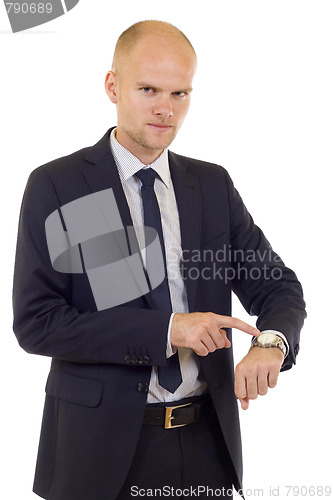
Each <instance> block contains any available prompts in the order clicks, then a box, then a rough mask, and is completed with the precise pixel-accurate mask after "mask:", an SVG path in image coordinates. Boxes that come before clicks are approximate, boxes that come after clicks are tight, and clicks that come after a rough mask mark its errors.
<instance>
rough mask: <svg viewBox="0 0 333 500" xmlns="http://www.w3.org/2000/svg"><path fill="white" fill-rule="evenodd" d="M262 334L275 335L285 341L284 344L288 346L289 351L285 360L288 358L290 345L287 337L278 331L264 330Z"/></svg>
mask: <svg viewBox="0 0 333 500" xmlns="http://www.w3.org/2000/svg"><path fill="white" fill-rule="evenodd" d="M260 333H274V334H275V335H277V336H278V337H280V338H281V339H282V340H283V342H284V344H285V346H286V349H287V351H286V355H285V358H286V357H287V356H288V354H289V343H288V340H287V339H286V337H285V336H284V335H283V333H281V332H278V331H277V330H263V331H262V332H260Z"/></svg>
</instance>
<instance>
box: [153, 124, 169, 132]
mask: <svg viewBox="0 0 333 500" xmlns="http://www.w3.org/2000/svg"><path fill="white" fill-rule="evenodd" d="M148 126H149V127H151V128H152V129H153V130H156V131H157V132H168V131H169V130H171V129H172V125H165V124H164V125H163V124H160V123H148Z"/></svg>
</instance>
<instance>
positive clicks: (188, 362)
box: [110, 129, 289, 403]
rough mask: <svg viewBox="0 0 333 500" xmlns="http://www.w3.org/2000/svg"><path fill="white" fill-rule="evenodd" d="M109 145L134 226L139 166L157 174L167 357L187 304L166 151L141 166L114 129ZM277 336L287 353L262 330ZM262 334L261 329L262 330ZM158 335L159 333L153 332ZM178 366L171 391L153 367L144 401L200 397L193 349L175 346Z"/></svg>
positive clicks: (138, 221)
mask: <svg viewBox="0 0 333 500" xmlns="http://www.w3.org/2000/svg"><path fill="white" fill-rule="evenodd" d="M110 147H111V151H112V154H113V157H114V159H115V163H116V165H117V168H118V172H119V176H120V181H121V184H122V187H123V190H124V193H125V196H126V200H127V203H128V206H129V210H130V214H131V217H132V220H133V225H134V228H136V227H142V226H144V216H143V205H142V197H141V181H140V180H139V179H138V178H137V177H136V175H135V174H136V173H137V172H138V171H139V170H141V169H142V168H153V169H154V170H155V171H156V172H157V173H158V175H159V177H157V178H156V180H155V184H154V190H155V194H156V197H157V201H158V204H159V207H160V213H161V221H162V231H163V238H164V244H165V253H166V264H167V272H168V282H169V289H170V298H171V305H172V311H173V314H172V315H171V317H170V323H169V331H168V343H167V346H166V355H167V357H169V356H171V355H172V354H173V352H174V351H173V350H172V346H171V343H170V327H171V322H172V318H173V316H174V314H175V313H187V312H188V303H187V296H186V289H185V285H184V281H183V279H182V276H181V272H180V262H181V256H182V247H181V235H180V224H179V215H178V209H177V202H176V197H175V192H174V189H173V184H172V180H171V175H170V168H169V160H168V150H167V149H165V150H164V151H163V153H162V154H161V155H160V156H159V157H158V158H157V159H156V160H155V161H154V162H153V163H152V164H151V165H144V164H143V163H141V162H140V160H139V159H138V158H137V157H136V156H134V155H133V154H132V153H131V152H130V151H128V150H127V149H126V148H124V147H123V146H122V145H121V144H120V143H119V142H118V141H117V139H116V129H113V130H112V132H111V134H110ZM136 234H137V238H138V242H139V246H140V248H143V249H144V248H145V244H144V241H140V240H141V238H142V237H143V233H142V231H136ZM142 258H143V262H144V263H145V251H144V250H143V251H142ZM265 332H267V333H268V332H272V333H275V334H276V335H279V336H280V337H281V338H282V339H283V340H284V342H285V344H286V347H287V354H288V351H289V345H288V341H287V339H286V337H285V336H284V335H283V334H282V333H281V332H277V331H275V330H265ZM262 333H264V332H262ZM156 334H157V335H158V332H156ZM178 354H179V361H180V367H181V372H182V379H183V382H182V383H181V385H180V386H179V387H178V389H177V390H176V391H175V392H174V393H173V394H172V393H170V392H169V391H167V390H166V389H164V388H163V387H161V386H160V385H159V383H158V370H157V367H153V370H152V375H151V379H150V384H149V392H148V398H147V403H159V402H165V401H168V402H171V401H178V400H180V399H183V398H186V397H192V396H199V395H200V394H203V393H204V392H205V390H206V389H207V384H206V382H205V380H204V379H203V378H201V377H200V375H199V373H200V363H199V360H198V358H197V356H196V355H195V354H194V353H193V351H192V349H188V348H185V347H184V348H183V347H181V348H178Z"/></svg>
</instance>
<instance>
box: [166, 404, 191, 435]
mask: <svg viewBox="0 0 333 500" xmlns="http://www.w3.org/2000/svg"><path fill="white" fill-rule="evenodd" d="M191 404H192V403H186V404H185V405H179V406H167V407H166V408H165V421H164V429H176V427H184V425H187V424H180V425H172V420H173V419H174V418H175V417H174V416H173V415H172V413H173V410H176V409H177V408H183V407H184V406H190V405H191Z"/></svg>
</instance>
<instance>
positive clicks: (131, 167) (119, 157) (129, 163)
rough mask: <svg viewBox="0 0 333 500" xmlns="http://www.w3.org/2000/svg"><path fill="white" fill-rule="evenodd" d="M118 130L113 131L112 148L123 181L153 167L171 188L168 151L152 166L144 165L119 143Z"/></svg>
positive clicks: (111, 136) (111, 135) (111, 137)
mask: <svg viewBox="0 0 333 500" xmlns="http://www.w3.org/2000/svg"><path fill="white" fill-rule="evenodd" d="M116 130H117V129H116V128H114V129H113V130H112V131H111V134H110V146H111V151H112V154H113V156H114V159H115V162H116V165H117V168H118V172H119V175H120V178H121V180H122V181H126V180H127V179H129V178H130V177H132V176H133V175H135V174H136V173H137V172H138V171H139V170H141V169H142V168H148V167H151V168H153V169H154V170H155V171H156V172H157V173H158V175H159V176H160V178H161V180H162V181H163V182H164V184H165V185H166V186H167V187H170V183H171V176H170V168H169V159H168V150H167V149H164V151H163V152H162V153H161V154H160V156H159V157H158V158H156V160H155V161H153V163H151V164H150V165H144V164H143V163H141V161H140V160H139V159H138V158H137V157H136V156H134V155H133V154H132V153H131V152H130V151H128V149H126V148H124V146H122V145H121V144H120V143H119V142H118V141H117V139H116Z"/></svg>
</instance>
